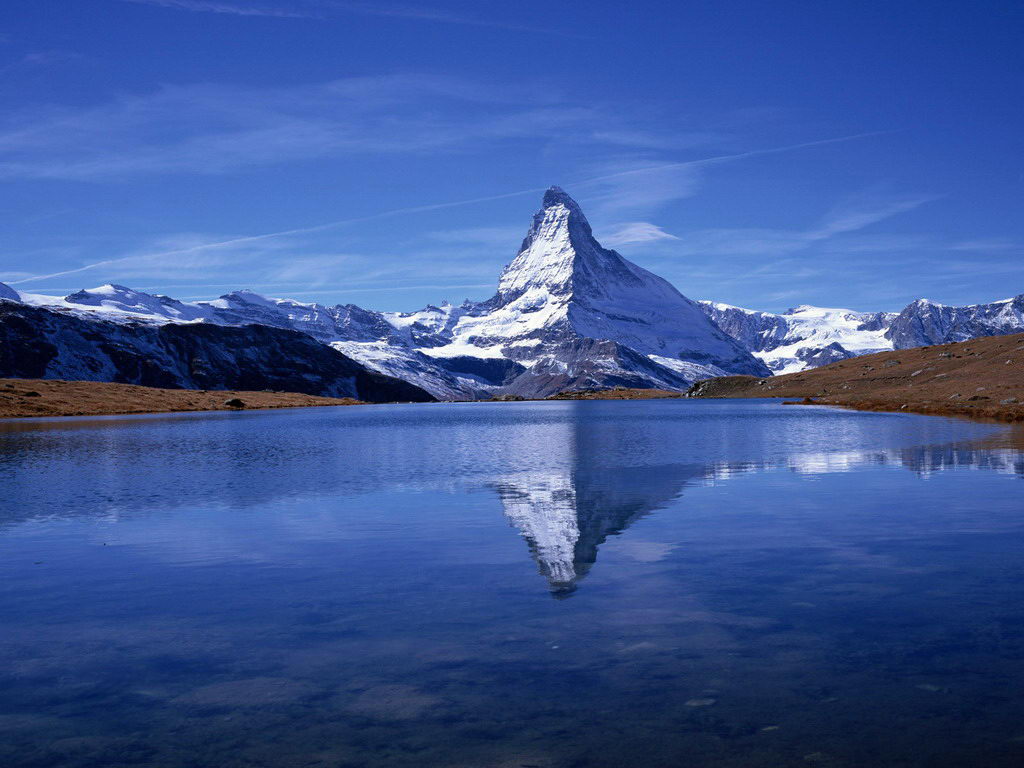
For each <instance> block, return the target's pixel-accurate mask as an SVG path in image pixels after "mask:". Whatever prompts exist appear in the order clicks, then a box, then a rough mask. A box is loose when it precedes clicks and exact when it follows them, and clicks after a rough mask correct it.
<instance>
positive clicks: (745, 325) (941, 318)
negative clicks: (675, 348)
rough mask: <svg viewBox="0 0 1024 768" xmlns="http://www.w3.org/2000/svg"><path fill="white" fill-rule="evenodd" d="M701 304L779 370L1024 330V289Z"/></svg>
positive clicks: (721, 324)
mask: <svg viewBox="0 0 1024 768" xmlns="http://www.w3.org/2000/svg"><path fill="white" fill-rule="evenodd" d="M700 305H701V308H702V309H703V310H704V312H705V313H707V315H708V317H710V318H711V319H712V320H714V321H715V322H716V323H717V324H718V326H719V327H720V328H721V329H722V330H724V331H725V332H726V333H728V334H729V335H730V336H732V337H733V338H734V339H736V340H737V341H739V342H740V343H741V344H742V345H743V346H744V347H746V348H747V349H748V350H750V351H751V352H752V353H753V354H754V355H755V356H756V357H758V358H759V359H760V360H762V361H763V362H764V363H765V365H767V366H768V367H769V368H771V370H772V371H773V372H774V373H777V374H787V373H795V372H798V371H803V370H806V369H808V368H817V367H819V366H822V365H828V364H829V363H834V362H836V361H838V360H845V359H848V358H851V357H856V356H858V355H869V354H872V353H874V352H881V351H884V350H888V349H909V348H911V347H920V346H924V345H928V344H945V343H948V342H952V341H965V340H967V339H973V338H977V337H979V336H999V335H1005V334H1009V333H1020V332H1022V331H1024V295H1021V296H1017V297H1016V298H1013V299H1004V300H1003V301H996V302H992V303H990V304H973V305H969V306H964V307H954V306H947V305H945V304H937V303H935V302H933V301H929V300H928V299H920V300H918V301H915V302H913V303H912V304H909V305H908V306H907V307H906V308H904V309H903V311H902V312H899V313H896V312H856V311H854V310H850V309H826V308H823V307H812V306H809V305H803V306H799V307H796V308H794V309H790V310H787V311H786V312H783V313H782V314H773V313H771V312H758V311H756V310H751V309H743V308H742V307H733V306H730V305H729V304H722V303H719V302H712V301H702V302H700Z"/></svg>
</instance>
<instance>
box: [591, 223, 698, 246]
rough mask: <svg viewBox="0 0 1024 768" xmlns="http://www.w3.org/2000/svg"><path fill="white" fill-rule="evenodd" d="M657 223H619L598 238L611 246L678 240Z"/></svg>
mask: <svg viewBox="0 0 1024 768" xmlns="http://www.w3.org/2000/svg"><path fill="white" fill-rule="evenodd" d="M678 239H679V238H678V237H676V236H675V235H672V234H669V233H668V232H666V231H665V230H664V229H662V228H661V227H659V226H658V225H657V224H652V223H650V222H649V221H631V222H627V223H625V224H622V225H620V226H619V227H618V228H617V229H615V230H614V231H612V232H609V233H608V234H606V235H604V236H603V237H601V238H600V240H601V242H602V243H604V244H605V245H607V246H611V247H612V248H616V247H618V246H620V245H631V244H636V243H653V242H660V241H665V240H678Z"/></svg>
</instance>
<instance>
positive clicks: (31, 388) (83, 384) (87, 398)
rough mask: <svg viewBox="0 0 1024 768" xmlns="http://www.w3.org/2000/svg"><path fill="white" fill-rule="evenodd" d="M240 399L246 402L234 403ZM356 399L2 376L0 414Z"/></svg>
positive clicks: (197, 408)
mask: <svg viewBox="0 0 1024 768" xmlns="http://www.w3.org/2000/svg"><path fill="white" fill-rule="evenodd" d="M236 400H237V401H241V403H242V404H241V405H239V404H238V403H237V402H231V401H236ZM358 402H359V401H358V400H352V399H350V398H342V399H338V398H333V397H314V396H312V395H301V394H297V393H294V392H235V391H219V390H216V391H214V390H192V389H156V388H154V387H138V386H135V385H134V384H110V383H107V382H99V381H55V380H47V379H0V418H11V417H16V416H100V415H105V414H117V413H163V412H170V411H232V410H240V409H243V408H244V409H248V408H296V407H308V406H315V405H355V404H357V403H358ZM229 403H231V404H230V405H229Z"/></svg>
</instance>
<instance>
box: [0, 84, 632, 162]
mask: <svg viewBox="0 0 1024 768" xmlns="http://www.w3.org/2000/svg"><path fill="white" fill-rule="evenodd" d="M595 120H598V121H600V120H614V118H612V117H611V116H609V115H606V114H603V113H602V112H601V111H600V109H599V108H597V107H591V106H583V105H578V104H573V103H571V102H565V101H559V100H558V99H557V97H555V96H551V95H550V94H543V95H537V94H535V93H534V92H532V91H530V89H527V88H520V89H516V88H511V89H504V90H503V92H502V93H500V94H497V93H495V91H494V89H488V88H485V87H483V86H481V85H479V84H476V83H472V82H469V81H465V80H461V79H456V78H448V77H439V76H425V75H388V76H378V77H355V78H348V79H344V80H336V81H331V82H326V83H319V84H312V85H305V86H296V87H289V88H244V87H236V86H217V85H207V84H198V85H186V86H168V87H164V88H161V89H159V90H157V91H155V92H153V93H150V94H145V95H141V96H129V97H122V98H119V99H116V100H113V101H110V102H107V103H105V104H101V105H98V106H95V107H91V108H87V109H73V108H66V107H47V108H43V109H34V110H26V111H23V112H20V113H8V114H7V115H6V116H4V117H3V118H0V178H44V179H45V178H49V179H74V180H83V179H84V180H89V179H105V178H119V177H127V176H131V175H137V174H145V173H202V174H216V173H224V172H229V171H232V170H235V169H239V168H245V167H250V166H259V165H268V164H274V163H282V162H289V161H297V160H308V159H316V158H326V157H346V156H351V155H360V156H365V155H366V154H367V153H373V154H380V155H383V154H415V153H422V152H435V153H436V152H443V151H453V152H454V151H459V152H466V151H470V150H472V149H473V148H481V147H487V146H490V145H493V144H494V143H495V142H505V141H510V140H517V139H534V140H537V141H544V140H546V139H547V137H549V136H550V135H552V134H557V135H559V136H560V137H562V138H563V140H566V141H580V142H584V143H585V142H590V141H593V139H592V138H590V136H589V129H588V126H589V125H591V124H592V123H593V122H594V121H595Z"/></svg>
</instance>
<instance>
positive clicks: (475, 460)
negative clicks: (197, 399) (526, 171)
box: [0, 400, 1024, 768]
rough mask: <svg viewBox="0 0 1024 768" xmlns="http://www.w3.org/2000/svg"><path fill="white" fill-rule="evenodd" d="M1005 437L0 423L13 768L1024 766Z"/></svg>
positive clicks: (748, 418)
mask: <svg viewBox="0 0 1024 768" xmlns="http://www.w3.org/2000/svg"><path fill="white" fill-rule="evenodd" d="M1019 444H1020V441H1019V440H1018V436H1016V435H1014V434H1013V433H1012V432H1011V431H1010V430H1008V429H1004V428H1000V427H995V426H990V425H983V424H972V423H968V422H964V421H953V420H945V419H934V418H927V417H920V416H913V415H905V414H902V415H901V414H872V413H852V412H842V411H837V410H830V409H826V408H810V407H802V408H783V407H780V406H779V405H778V404H777V403H772V402H760V401H738V402H729V401H685V400H666V401H652V402H550V403H499V404H461V405H402V406H365V407H359V408H347V409H309V410H295V411H277V412H262V413H260V412H250V413H219V414H203V415H195V414H189V415H180V416H161V417H142V418H138V417H136V418H109V419H92V420H55V421H49V422H41V421H31V422H29V421H26V422H7V423H5V424H3V425H0V510H2V511H0V765H3V766H5V767H8V768H20V767H21V766H61V767H63V766H69V767H74V768H79V767H82V766H93V767H97V768H98V767H100V766H102V767H103V768H117V767H118V766H140V765H142V766H159V767H160V768H178V767H179V766H192V767H195V768H199V767H203V768H206V767H208V766H218V768H235V767H238V768H241V767H243V766H295V767H296V768H298V767H299V766H302V767H310V768H319V767H321V766H323V767H325V768H326V767H328V766H330V767H332V768H340V767H342V766H345V767H352V768H355V767H356V766H389V767H391V766H395V767H396V768H403V767H404V766H445V767H447V766H452V767H456V766H458V767H463V766H467V767H468V766H487V767H491V766H493V767H494V768H499V767H500V768H516V767H522V766H533V767H536V768H560V767H562V766H567V767H568V766H579V767H584V766H586V767H589V766H596V767H598V768H602V767H604V766H609V767H611V766H616V767H618V766H653V767H660V766H727V767H728V766H736V767H740V766H742V767H743V768H759V767H761V766H763V767H765V768H768V767H769V766H770V767H772V768H777V767H778V766H804V767H805V768H806V767H807V766H820V767H825V766H851V767H853V766H856V767H858V768H859V767H862V766H886V767H887V768H888V767H892V766H929V767H931V766H957V767H958V768H962V767H963V766H987V767H992V766H1020V765H1022V764H1024V695H1022V691H1024V602H1022V599H1021V588H1022V585H1024V503H1022V502H1024V484H1022V482H1021V478H1022V477H1024V453H1022V452H1021V451H1020V450H1018V449H1017V447H1015V446H1017V445H1019Z"/></svg>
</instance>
